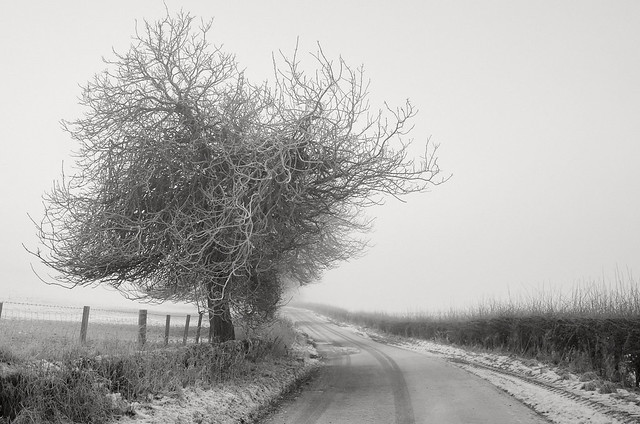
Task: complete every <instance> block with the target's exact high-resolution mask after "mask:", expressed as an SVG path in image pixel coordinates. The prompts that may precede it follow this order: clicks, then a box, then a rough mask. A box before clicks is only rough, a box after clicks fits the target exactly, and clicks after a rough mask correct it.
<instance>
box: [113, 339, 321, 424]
mask: <svg viewBox="0 0 640 424" xmlns="http://www.w3.org/2000/svg"><path fill="white" fill-rule="evenodd" d="M316 357H317V355H316V354H315V349H314V348H313V347H312V346H311V345H309V344H306V345H294V346H293V347H292V349H291V351H290V354H289V355H288V356H285V357H277V358H264V359H261V360H260V361H258V362H257V363H256V364H255V366H254V367H253V368H252V370H251V372H250V373H249V374H248V375H246V376H244V377H242V378H236V379H234V380H231V381H227V382H224V383H219V384H215V385H211V386H209V387H205V386H200V387H199V386H195V387H187V388H184V389H182V390H180V391H179V392H174V393H167V394H164V395H156V396H154V397H153V399H149V400H148V401H147V402H144V403H134V404H132V405H129V406H128V407H129V409H130V410H131V411H132V412H133V413H132V415H131V416H125V417H120V418H118V419H117V420H114V421H113V423H114V424H115V423H125V424H150V423H154V424H155V423H176V424H192V423H194V424H196V423H197V424H205V423H206V424H235V423H243V424H244V423H252V422H254V421H256V420H257V419H258V418H260V417H261V416H262V415H263V414H265V413H266V412H268V411H269V409H270V406H271V405H273V404H275V403H276V402H277V401H278V400H279V399H280V398H281V397H282V396H283V395H284V394H286V393H287V392H289V391H290V390H292V389H294V388H295V387H297V386H298V385H299V384H300V383H301V382H302V381H304V380H305V379H306V378H308V377H309V376H310V374H311V373H312V372H313V371H314V370H315V369H316V368H317V367H318V366H319V363H318V360H317V359H315V358H316ZM158 372H162V370H158ZM114 402H120V400H119V399H118V398H114Z"/></svg>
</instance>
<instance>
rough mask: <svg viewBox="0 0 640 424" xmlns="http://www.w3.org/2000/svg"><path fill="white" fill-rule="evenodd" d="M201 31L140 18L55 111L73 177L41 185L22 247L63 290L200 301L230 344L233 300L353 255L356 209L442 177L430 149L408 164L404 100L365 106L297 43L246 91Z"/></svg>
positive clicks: (352, 73) (340, 73)
mask: <svg viewBox="0 0 640 424" xmlns="http://www.w3.org/2000/svg"><path fill="white" fill-rule="evenodd" d="M209 29H210V24H203V25H201V26H200V27H199V28H198V29H194V18H193V17H192V16H190V15H189V14H182V13H181V14H179V15H177V16H176V17H175V18H174V17H170V16H167V17H166V18H165V19H163V20H161V21H159V22H156V23H147V22H145V24H144V27H143V28H142V30H141V31H140V32H136V36H135V37H134V44H133V45H132V47H131V49H130V50H129V51H128V52H127V53H125V54H119V53H115V52H114V55H115V58H114V59H113V60H110V61H106V64H107V70H106V71H104V72H103V73H101V74H99V75H97V76H96V77H95V78H94V79H93V80H92V81H90V82H89V83H88V84H87V85H86V86H85V87H84V89H83V93H82V97H81V99H80V103H81V105H83V106H84V107H85V110H86V113H85V115H84V116H83V117H81V118H80V119H77V120H74V121H71V122H67V121H63V127H64V129H65V130H66V131H67V132H68V133H69V134H70V135H71V137H72V138H73V139H74V140H76V141H77V142H78V143H79V146H80V147H79V149H78V150H77V152H76V155H75V159H76V170H77V171H76V173H75V174H74V175H72V176H70V177H67V176H65V175H63V176H62V178H61V180H60V181H59V182H58V183H56V184H55V186H54V187H53V189H52V190H51V191H50V192H49V193H47V194H46V195H45V215H44V218H43V219H42V221H41V222H39V223H37V226H38V230H39V237H40V240H41V243H42V245H43V247H44V250H40V249H38V250H37V251H35V252H32V253H34V254H35V255H36V256H37V257H38V258H39V259H40V260H41V261H42V262H43V263H45V264H46V265H48V266H50V267H51V268H53V269H54V270H55V271H57V273H58V275H57V277H56V278H57V279H58V281H60V282H61V283H62V284H65V285H67V286H70V287H75V286H78V285H92V284H109V285H111V286H113V287H115V288H117V289H119V290H121V291H122V292H124V293H126V294H128V295H129V296H134V297H138V298H141V299H148V300H149V299H151V300H160V301H164V300H180V301H190V302H194V303H198V304H199V305H202V306H203V307H205V308H206V309H207V310H208V311H209V317H210V322H211V327H210V328H211V331H212V336H213V337H214V338H216V339H218V340H228V339H232V338H234V333H233V325H232V322H231V312H232V310H233V311H235V312H241V313H244V314H258V316H263V315H269V314H271V313H272V312H273V311H274V310H275V308H276V307H277V305H278V303H279V301H280V296H281V293H282V287H283V283H284V281H285V280H289V281H296V282H297V283H298V284H307V283H309V282H311V281H313V280H315V279H317V278H318V276H319V275H320V273H321V272H322V270H323V269H327V268H329V267H332V266H335V265H336V264H337V263H338V262H340V261H342V260H345V259H348V258H349V257H351V256H353V255H354V254H356V253H357V252H359V251H360V250H361V248H362V247H363V246H364V242H362V241H360V240H359V239H357V238H355V237H354V236H353V234H357V233H358V232H361V231H364V230H366V229H368V228H369V226H370V222H369V221H367V220H366V219H363V218H361V212H362V210H363V208H366V207H368V206H371V205H374V204H377V203H380V202H381V201H382V199H383V198H384V196H387V195H391V196H394V197H400V196H403V195H405V194H408V193H412V192H421V191H424V190H426V189H427V188H428V187H429V186H430V185H436V184H439V183H441V182H442V181H444V180H443V179H442V178H439V176H438V174H439V172H440V170H439V167H438V164H437V160H436V157H435V155H434V153H435V148H431V146H429V144H428V143H427V146H426V147H425V156H424V157H423V160H422V163H420V164H419V165H417V166H416V165H414V163H413V161H412V160H410V159H408V158H407V147H408V144H406V143H404V142H403V136H404V135H405V134H406V132H407V130H408V127H407V126H408V122H409V121H410V119H411V118H412V117H413V116H414V114H415V113H414V109H413V108H412V106H411V104H410V103H408V102H407V103H406V105H405V106H404V107H403V108H400V109H397V110H395V109H394V110H391V109H389V108H387V109H386V110H385V111H384V113H383V112H382V111H381V112H379V113H376V114H370V112H369V110H368V103H367V88H368V87H367V84H366V83H365V82H364V80H363V73H362V71H361V70H354V69H352V68H350V67H349V66H347V64H346V63H345V62H344V61H343V60H342V59H340V60H338V61H337V62H336V63H332V62H331V61H330V60H329V59H327V58H326V57H325V55H324V53H323V52H322V50H321V49H318V53H317V54H315V55H312V59H313V60H314V62H315V65H316V70H315V72H314V73H313V74H312V76H311V77H309V76H307V75H306V74H305V73H304V72H303V70H302V69H301V65H300V63H299V61H298V58H297V56H296V53H294V54H293V56H292V57H291V58H287V57H286V56H284V55H281V57H280V58H279V59H274V69H275V83H274V84H272V85H271V86H269V85H267V84H266V83H265V84H262V85H252V84H250V83H249V82H248V81H247V80H246V78H245V77H244V75H243V73H242V71H240V70H239V68H238V65H237V64H236V62H235V59H234V57H233V56H231V55H228V54H225V53H224V52H222V50H221V49H220V48H217V47H213V46H212V45H210V44H209V42H208V40H207V33H208V31H209ZM296 52H297V49H296Z"/></svg>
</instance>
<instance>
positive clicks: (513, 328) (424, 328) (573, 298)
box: [306, 277, 640, 388]
mask: <svg viewBox="0 0 640 424" xmlns="http://www.w3.org/2000/svg"><path fill="white" fill-rule="evenodd" d="M306 306H307V307H310V308H311V309H314V310H316V311H318V312H320V313H322V314H324V315H327V316H331V317H333V318H336V319H338V320H341V321H345V322H351V323H354V324H356V325H360V326H364V327H369V328H373V329H376V330H380V331H383V332H385V333H389V334H395V335H400V336H405V337H414V338H420V339H425V340H434V341H439V342H443V343H447V344H453V345H458V346H464V347H472V348H476V349H486V350H499V351H502V352H506V353H511V354H516V355H519V356H524V357H529V358H535V359H538V360H541V361H546V362H549V363H552V364H555V365H561V366H564V367H566V368H567V369H569V370H570V371H572V372H577V373H588V372H592V373H596V374H597V375H598V376H599V377H601V378H603V379H605V380H607V381H610V382H613V383H615V384H618V385H620V386H622V387H627V388H633V387H635V388H637V387H639V386H640V289H639V287H638V284H637V283H636V282H635V281H633V279H632V278H631V277H629V278H628V279H626V280H624V281H623V280H622V279H618V281H617V282H616V284H614V285H605V284H588V285H580V286H576V287H575V288H574V289H573V291H571V292H570V293H568V294H560V293H549V292H546V293H545V292H541V293H538V294H536V295H535V296H529V297H523V298H519V299H510V300H507V301H485V302H484V303H481V304H478V305H476V306H474V307H472V308H469V309H468V310H461V311H455V310H452V311H449V312H447V313H439V314H427V313H423V314H404V315H401V314H396V315H394V314H388V313H384V312H350V311H347V310H344V309H340V308H334V307H330V306H326V305H306Z"/></svg>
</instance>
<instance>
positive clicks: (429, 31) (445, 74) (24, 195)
mask: <svg viewBox="0 0 640 424" xmlns="http://www.w3.org/2000/svg"><path fill="white" fill-rule="evenodd" d="M167 5H168V7H169V9H170V11H171V12H175V11H176V10H177V9H178V8H180V7H182V8H183V9H184V10H185V11H190V12H191V13H193V14H194V15H197V16H202V17H205V18H209V17H214V18H215V21H214V28H213V32H212V33H211V35H210V37H211V40H212V41H213V42H214V43H216V44H223V45H224V47H225V50H226V51H228V52H232V53H235V54H236V55H237V59H238V61H239V62H240V64H241V66H243V67H246V69H247V74H248V76H249V78H250V79H251V80H252V81H254V82H258V81H261V80H264V79H268V78H269V77H270V76H271V69H272V68H271V54H272V52H274V51H275V52H277V51H278V50H279V49H281V50H283V51H285V52H291V51H292V50H293V48H294V46H295V43H296V38H297V37H300V49H301V50H302V51H310V50H314V49H315V43H316V41H319V42H320V43H321V44H322V46H323V49H324V51H325V53H326V54H327V55H328V56H330V57H337V56H338V55H342V56H343V57H344V58H345V60H346V61H347V62H348V63H350V64H352V65H353V66H358V65H360V64H364V66H365V70H366V76H367V77H368V78H370V80H371V86H370V92H371V97H370V99H371V102H372V105H373V106H374V107H378V106H381V102H382V101H384V100H386V101H388V102H389V103H390V104H391V105H392V106H393V105H398V106H399V105H401V104H402V103H403V102H404V100H405V99H406V98H410V99H411V101H412V102H413V104H414V105H415V106H416V107H417V108H418V109H419V110H420V113H419V115H418V117H417V119H416V120H415V121H414V124H415V129H414V131H413V132H412V134H411V137H412V138H413V139H414V140H415V144H416V148H415V152H416V154H419V153H420V152H421V151H422V148H421V147H420V146H421V145H423V144H424V142H425V141H426V139H427V138H428V137H429V136H431V137H432V141H434V142H436V143H439V144H440V145H441V148H440V152H439V156H440V164H441V166H442V167H443V169H444V171H445V172H446V173H453V178H452V179H451V180H450V181H449V182H448V183H447V184H445V185H442V186H440V187H437V188H435V189H434V190H432V191H431V192H430V193H426V194H420V195H413V196H410V197H409V198H407V202H406V203H400V202H398V201H396V200H393V199H390V200H389V201H388V202H387V204H386V205H384V206H381V207H377V208H372V209H370V210H369V211H368V213H369V215H370V216H375V217H376V218H377V222H376V230H375V232H373V233H372V234H370V238H371V240H372V243H373V244H374V247H373V248H371V249H370V250H369V251H368V253H367V254H366V255H365V256H364V257H362V258H361V259H357V260H353V261H351V262H349V263H346V264H344V265H342V266H341V267H340V268H338V269H336V270H332V271H330V272H327V273H326V275H325V277H324V280H323V282H322V283H321V284H318V285H316V286H313V287H311V288H308V289H305V290H304V291H303V293H304V294H305V297H306V298H307V299H311V300H320V301H325V302H331V303H334V304H337V305H340V306H346V307H349V308H356V309H361V308H363V309H386V310H391V311H407V310H426V309H433V308H445V309H446V308H448V307H449V305H451V304H452V303H455V304H458V305H465V304H466V303H467V302H469V301H474V300H477V299H479V298H481V297H494V296H497V297H499V296H502V295H504V294H505V293H507V291H510V292H511V293H512V294H517V293H519V292H522V291H530V290H531V289H532V288H535V287H540V286H542V285H544V286H545V287H547V288H550V289H556V288H560V287H568V286H571V285H573V284H575V283H576V282H577V281H582V280H601V279H603V275H604V279H605V280H610V279H612V278H613V274H614V272H615V270H616V268H618V269H621V270H622V271H623V272H625V273H626V272H627V270H630V271H631V272H633V271H635V272H640V2H638V1H585V0H580V1H557V0H554V1H533V0H532V1H512V0H506V1H482V2H476V1H438V2H434V1H425V0H417V1H397V2H390V1H366V2H365V1H349V2H346V1H315V2H306V1H277V2H276V1H256V2H228V1H224V2H223V1H183V2H176V1H172V0H167ZM2 9H3V10H2V13H1V15H0V53H1V58H2V59H1V60H2V66H0V81H2V100H1V101H0V120H1V125H0V143H2V144H1V146H2V154H1V155H0V173H1V175H0V198H2V199H3V207H2V209H0V217H1V219H0V225H1V226H2V228H1V232H2V235H3V237H2V242H1V243H0V270H1V271H0V301H1V300H3V299H5V300H9V299H13V300H18V299H25V298H29V299H31V300H40V301H46V300H49V301H51V302H72V303H80V304H90V305H98V304H106V303H108V304H115V303H117V302H119V300H118V299H119V296H118V295H117V294H115V293H113V292H106V291H104V290H101V289H94V290H75V291H67V290H62V289H57V288H54V287H49V286H46V285H44V284H42V283H41V282H39V281H38V279H37V278H36V277H35V276H34V274H33V273H32V271H31V268H30V263H31V262H34V260H33V258H31V257H30V256H29V255H28V254H27V253H26V252H25V251H24V250H23V248H22V246H21V243H24V244H26V245H28V246H30V247H36V246H37V241H36V237H35V230H34V228H33V226H32V224H31V223H30V221H29V219H28V217H27V213H30V214H32V215H33V216H34V217H36V218H39V217H40V216H41V214H42V206H41V203H40V201H41V200H40V197H41V195H42V194H43V193H44V192H45V191H46V190H48V189H49V188H50V187H51V184H52V181H53V180H54V179H56V178H58V177H59V175H60V170H61V163H62V161H63V160H65V161H66V162H65V163H66V165H70V164H69V160H70V159H69V153H70V152H71V151H72V150H73V149H74V148H76V146H75V145H74V144H73V142H72V141H71V139H70V138H69V137H68V136H67V135H66V134H65V133H64V132H63V131H62V130H61V128H60V125H59V120H60V119H62V118H65V119H74V118H76V117H78V116H80V113H81V112H82V111H81V109H80V107H79V106H78V105H77V96H78V95H79V94H80V89H79V85H82V84H84V83H85V82H86V81H88V80H89V79H90V78H91V77H92V76H93V75H94V74H95V73H97V72H99V71H101V70H102V69H104V65H103V64H102V63H101V57H102V56H105V57H110V53H111V48H112V47H113V48H114V49H116V50H117V51H120V52H124V51H125V50H126V49H128V47H129V44H130V37H131V35H132V34H133V31H134V22H135V19H138V20H142V19H145V18H146V19H148V20H155V19H157V18H159V17H161V16H162V15H163V14H164V6H163V5H162V3H161V2H158V1H135V2H131V1H110V2H85V1H61V2H48V1H20V2H17V1H16V2H7V3H6V4H4V5H3V7H2ZM34 265H35V266H37V265H38V264H35V263H34ZM38 269H40V270H42V271H43V272H44V273H46V271H44V270H43V269H42V267H38Z"/></svg>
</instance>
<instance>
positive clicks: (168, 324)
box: [164, 315, 171, 346]
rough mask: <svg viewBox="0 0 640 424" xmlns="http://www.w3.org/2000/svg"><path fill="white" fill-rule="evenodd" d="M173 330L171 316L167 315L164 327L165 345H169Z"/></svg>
mask: <svg viewBox="0 0 640 424" xmlns="http://www.w3.org/2000/svg"><path fill="white" fill-rule="evenodd" d="M170 329H171V315H167V323H166V324H165V326H164V345H165V346H166V345H168V344H169V330H170Z"/></svg>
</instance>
